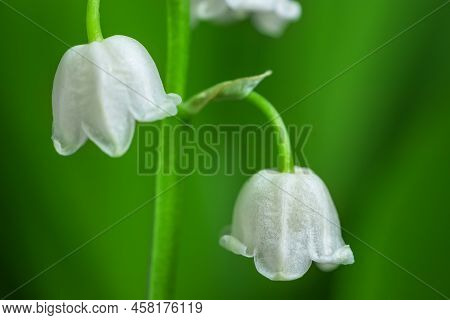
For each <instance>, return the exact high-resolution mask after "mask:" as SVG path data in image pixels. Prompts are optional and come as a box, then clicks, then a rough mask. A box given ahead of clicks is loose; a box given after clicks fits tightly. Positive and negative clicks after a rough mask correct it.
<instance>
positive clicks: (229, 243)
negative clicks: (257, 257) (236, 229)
mask: <svg viewBox="0 0 450 320" xmlns="http://www.w3.org/2000/svg"><path fill="white" fill-rule="evenodd" d="M219 244H220V245H221V246H222V247H223V248H225V249H227V250H229V251H231V252H232V253H234V254H238V255H241V256H244V257H251V255H249V254H248V253H247V246H246V245H244V244H243V243H242V242H240V241H239V240H238V239H236V238H235V237H233V236H230V235H224V236H222V237H221V238H220V240H219Z"/></svg>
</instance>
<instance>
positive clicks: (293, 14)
mask: <svg viewBox="0 0 450 320" xmlns="http://www.w3.org/2000/svg"><path fill="white" fill-rule="evenodd" d="M275 12H276V13H277V14H278V15H279V16H280V17H283V18H284V19H286V20H297V19H298V18H300V15H301V14H302V7H301V6H300V3H298V2H296V1H281V2H279V4H278V5H277V6H276V8H275Z"/></svg>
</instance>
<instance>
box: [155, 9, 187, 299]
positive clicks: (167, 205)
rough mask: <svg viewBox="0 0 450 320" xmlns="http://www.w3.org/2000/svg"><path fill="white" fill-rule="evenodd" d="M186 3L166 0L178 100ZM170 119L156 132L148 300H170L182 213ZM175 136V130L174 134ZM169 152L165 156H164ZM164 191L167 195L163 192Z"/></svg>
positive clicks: (169, 85)
mask: <svg viewBox="0 0 450 320" xmlns="http://www.w3.org/2000/svg"><path fill="white" fill-rule="evenodd" d="M189 10H190V6H189V0H167V12H168V18H167V22H168V26H167V31H168V39H167V41H168V45H167V74H166V90H167V91H168V92H174V93H177V94H179V95H181V96H183V95H184V93H185V86H186V76H187V67H188V51H189V30H190V26H189ZM177 124H179V122H178V120H177V119H176V118H174V117H172V118H168V119H165V120H163V121H162V124H161V126H162V128H165V129H166V130H160V158H159V159H160V160H159V161H160V162H159V163H160V168H159V173H158V176H157V181H156V192H157V194H160V193H161V192H164V194H163V195H161V196H159V197H158V198H157V199H156V206H155V220H154V231H153V232H154V233H153V249H152V259H151V266H150V293H149V296H148V298H149V299H173V297H174V289H175V276H176V266H177V262H176V257H177V249H178V244H179V241H178V240H179V239H178V238H177V236H178V234H179V227H180V220H181V213H182V210H183V207H182V203H181V198H182V197H183V194H181V192H180V186H179V185H178V182H179V179H180V176H179V175H177V174H176V172H174V170H175V168H176V167H177V161H178V160H179V150H178V148H171V149H169V148H170V145H171V144H170V138H172V139H177V137H176V136H174V135H171V134H172V133H173V132H174V130H171V129H173V128H174V126H175V125H177ZM178 132H179V130H178ZM167 151H169V152H167ZM166 190H167V191H166Z"/></svg>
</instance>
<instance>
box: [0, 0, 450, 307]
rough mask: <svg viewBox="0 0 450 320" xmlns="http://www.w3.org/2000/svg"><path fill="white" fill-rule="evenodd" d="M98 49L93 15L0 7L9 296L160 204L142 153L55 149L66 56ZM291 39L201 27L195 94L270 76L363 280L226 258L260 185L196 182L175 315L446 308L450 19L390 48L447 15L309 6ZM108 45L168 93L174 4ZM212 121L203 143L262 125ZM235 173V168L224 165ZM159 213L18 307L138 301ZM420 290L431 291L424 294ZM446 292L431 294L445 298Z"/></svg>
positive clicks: (2, 267) (1, 279) (115, 14)
mask: <svg viewBox="0 0 450 320" xmlns="http://www.w3.org/2000/svg"><path fill="white" fill-rule="evenodd" d="M3 2H7V3H9V4H10V5H11V6H13V7H14V8H15V9H17V10H18V11H19V12H21V13H22V14H23V15H25V16H26V17H29V19H31V20H33V21H35V22H36V23H38V24H39V25H41V26H43V27H44V28H45V29H47V30H48V31H49V32H51V33H53V34H54V35H55V36H57V37H59V38H60V39H62V40H63V41H64V42H66V43H68V44H70V45H76V44H82V43H85V42H86V36H85V27H84V19H85V1H80V0H76V1H75V0H71V1H68V0H66V1H57V0H42V1H39V2H36V1H35V0H5V1H3V0H2V1H0V26H1V30H2V45H1V50H0V61H1V73H0V74H1V85H0V101H1V108H0V114H1V119H2V126H1V127H0V139H1V145H2V151H1V157H0V162H1V169H0V170H1V172H0V175H1V197H2V199H1V202H0V206H1V221H0V226H1V227H0V228H1V229H0V230H1V231H0V240H1V249H0V250H1V252H0V295H1V296H4V295H6V294H8V293H10V292H11V291H12V290H14V289H16V288H17V287H19V286H20V285H22V284H23V283H24V282H26V281H27V280H29V279H31V278H33V277H35V276H36V275H39V273H40V272H41V271H42V270H45V269H46V268H48V267H49V266H51V265H52V264H53V263H54V262H55V261H58V260H59V259H61V258H62V257H65V256H66V255H67V254H68V253H70V252H71V251H72V250H74V249H75V248H77V247H78V246H79V245H81V244H83V243H85V241H87V240H89V239H90V238H92V237H93V236H95V235H96V234H97V233H98V232H100V231H102V230H103V229H105V228H106V227H108V226H109V225H111V224H112V223H114V222H115V221H117V220H118V219H120V218H121V217H123V216H124V215H125V214H127V213H129V212H131V211H132V210H133V209H135V208H136V207H138V206H139V205H140V204H142V203H143V202H145V201H146V200H148V199H150V198H151V197H152V196H153V195H154V177H148V176H147V177H146V176H138V175H137V143H136V139H135V140H134V142H133V145H132V147H131V148H130V151H129V152H128V153H127V154H126V155H125V156H124V157H122V158H120V159H111V158H108V157H107V156H106V155H105V154H103V153H102V152H101V151H100V150H99V149H98V148H97V147H95V146H94V145H93V144H92V143H88V144H87V145H85V146H84V147H83V148H82V149H81V150H80V151H79V152H77V153H76V154H75V155H73V156H70V157H61V156H59V155H58V154H57V153H56V152H55V150H54V149H53V145H52V142H51V140H50V136H51V123H52V115H51V90H52V81H53V76H54V74H55V71H56V67H57V65H58V63H59V60H60V58H61V56H62V55H63V53H64V52H65V51H66V50H67V47H66V46H65V45H64V44H63V43H61V42H60V41H58V40H57V39H55V38H54V37H52V36H51V35H49V34H48V33H46V32H44V31H43V30H41V29H40V28H38V27H37V26H36V25H34V24H33V23H31V22H30V21H27V19H26V18H24V17H23V16H21V15H20V14H18V13H17V12H14V11H13V10H11V9H10V8H8V7H7V6H6V5H5V4H4V3H3ZM301 3H302V5H303V9H304V15H303V17H302V19H301V20H300V21H299V22H298V23H295V24H293V25H291V26H290V27H289V28H288V30H287V32H286V33H285V35H284V36H283V37H282V38H280V39H271V38H268V37H265V36H262V35H260V34H259V33H258V32H257V31H256V30H255V29H254V28H253V27H252V25H251V23H249V22H248V21H246V22H241V23H237V24H234V25H231V26H225V27H224V26H215V25H211V24H208V23H202V24H200V25H199V26H198V28H196V29H195V30H194V31H193V32H192V50H191V56H190V70H189V80H188V91H189V94H193V93H195V92H197V91H199V90H201V89H203V88H205V87H207V86H210V85H212V84H214V83H216V82H219V81H223V80H226V79H231V78H236V77H240V76H246V75H252V74H256V73H259V72H262V71H264V70H266V69H272V70H273V71H274V75H273V76H272V77H270V78H268V79H267V80H265V81H264V83H263V84H262V85H261V86H260V87H259V89H258V91H259V92H261V93H263V94H264V95H266V96H267V97H268V98H269V99H270V100H271V101H272V102H273V103H274V104H275V105H276V106H277V107H278V108H279V110H280V111H282V110H284V109H287V108H288V107H289V106H290V105H292V104H293V103H294V102H296V101H297V100H299V99H301V98H303V97H305V96H307V95H308V94H309V93H311V92H313V91H314V90H315V89H316V88H319V87H321V86H322V85H323V84H327V85H326V86H324V87H323V88H321V89H320V90H319V91H317V92H315V93H314V94H313V95H310V96H309V97H308V98H307V99H306V100H304V101H302V102H301V103H299V104H298V105H296V106H295V107H294V108H292V109H290V110H289V111H288V112H286V113H284V114H283V118H284V119H285V121H286V123H287V124H289V125H298V126H302V125H304V124H311V125H312V126H313V131H312V133H311V136H310V138H309V141H308V143H307V145H306V148H305V153H306V156H307V159H308V161H309V164H310V166H311V167H312V168H313V169H314V170H315V171H316V172H317V173H318V174H319V175H320V176H321V177H322V178H323V179H324V180H325V181H326V183H327V184H328V186H329V189H330V191H331V193H332V195H333V197H334V200H335V202H336V206H337V207H338V210H339V212H340V217H341V223H342V225H343V227H344V228H345V229H347V230H349V231H350V232H351V233H352V234H353V235H354V236H352V235H350V234H347V233H344V238H345V240H346V242H347V243H349V244H350V245H351V247H352V249H353V252H354V254H355V258H356V263H355V264H354V265H352V266H345V267H341V268H339V269H338V270H336V271H334V272H332V273H322V272H319V271H318V270H317V269H316V267H314V266H312V267H311V269H310V271H309V272H308V273H307V274H306V275H305V276H304V277H303V278H301V279H299V280H296V281H293V282H285V283H279V282H270V281H269V280H267V279H265V278H264V277H262V276H261V275H259V274H258V273H257V272H256V270H255V268H254V266H253V263H252V261H251V260H250V259H244V258H242V257H239V256H236V255H233V254H231V253H229V252H227V251H225V250H223V249H222V248H220V247H219V245H218V238H219V236H220V234H221V232H222V230H223V228H224V227H225V226H226V225H228V224H230V222H231V213H232V209H233V203H234V200H235V197H236V195H237V193H238V191H239V188H240V187H241V186H242V184H243V183H244V181H245V180H246V179H247V177H244V176H242V175H240V174H239V173H237V174H236V175H234V176H225V175H224V174H217V175H215V176H201V175H199V174H194V175H192V176H191V177H189V178H188V179H186V180H185V181H184V182H183V183H182V186H181V188H183V193H184V194H185V198H184V200H185V206H184V212H183V217H184V220H183V230H182V234H181V238H182V244H181V250H180V257H179V265H178V280H177V292H176V298H180V299H331V298H339V299H341V298H351V299H367V298H378V299H399V298H404V299H416V298H424V299H436V298H438V299H439V298H444V296H442V295H440V294H439V293H437V292H436V291H435V290H433V289H432V288H435V289H436V290H437V291H439V292H441V293H442V294H443V295H446V296H449V295H450V278H449V276H448V271H449V270H450V259H449V222H450V212H449V205H448V202H447V201H448V199H449V197H450V191H449V179H450V168H449V163H450V139H449V138H450V90H449V84H450V62H449V56H450V42H449V30H450V6H448V5H447V6H445V7H444V8H442V9H441V10H439V11H438V12H436V13H435V14H433V15H432V16H429V17H428V18H426V19H425V20H424V21H422V22H421V23H419V24H418V25H417V26H415V27H413V28H412V29H410V30H407V31H406V32H405V33H404V34H402V35H400V36H399V37H398V38H397V39H395V40H394V41H392V42H390V43H388V44H387V45H386V46H384V47H382V48H380V49H379V50H378V51H376V52H374V54H373V55H371V56H370V57H367V59H365V60H364V61H361V63H359V64H357V65H354V66H353V67H352V68H351V69H350V70H348V71H347V72H345V73H344V74H342V75H341V76H340V77H338V78H337V79H335V80H334V81H332V82H329V83H327V81H328V80H330V79H333V78H334V77H335V76H336V75H338V74H340V73H341V72H342V71H344V70H346V69H347V68H348V67H349V66H351V65H352V64H354V63H355V62H357V61H358V60H359V59H361V58H362V57H365V56H366V55H368V54H370V53H371V52H373V51H374V49H376V48H379V46H380V45H382V44H383V43H385V42H386V41H388V40H389V39H391V38H392V37H394V36H396V35H397V34H399V33H400V32H402V31H403V30H405V29H407V28H408V27H410V26H411V25H413V24H414V23H416V22H417V21H419V20H420V19H421V18H423V17H424V16H426V15H427V14H428V13H430V12H432V11H433V10H434V9H435V8H437V7H438V6H440V5H442V4H444V3H448V1H444V0H414V1H411V0H397V1H391V0H367V1H359V0H344V1H335V0H322V1H317V0H303V1H302V2H301ZM101 13H102V26H103V33H104V35H105V36H110V35H114V34H123V35H128V36H131V37H133V38H135V39H137V40H139V41H140V42H142V43H143V44H144V45H145V46H146V47H147V49H148V50H149V51H150V53H151V54H152V56H153V58H154V59H155V61H156V62H157V64H158V66H159V69H160V71H161V73H162V75H164V66H165V50H166V48H165V29H166V25H165V6H164V1H161V0H153V1H152V0H136V1H128V2H124V1H119V0H103V1H102V8H101ZM221 106H223V108H221V107H220V106H219V105H217V106H216V107H211V108H208V110H206V111H205V112H204V113H203V114H202V115H201V116H199V117H198V118H197V119H196V121H195V125H200V124H207V123H217V124H219V123H228V124H248V123H250V124H261V123H263V122H264V118H263V117H261V116H259V115H258V114H255V112H254V111H253V110H251V109H250V108H248V107H247V106H246V105H245V104H242V103H234V104H231V103H228V104H222V105H221ZM222 157H223V158H225V157H226V155H222ZM152 210H153V204H152V203H150V204H148V205H147V206H145V207H144V208H142V209H140V210H139V211H138V212H136V213H135V214H134V215H132V216H131V217H130V218H129V219H127V220H126V221H124V222H123V223H121V224H119V225H117V226H116V227H114V228H113V229H111V230H110V231H109V232H107V233H105V234H103V235H101V236H100V237H98V238H97V239H95V240H94V241H92V242H90V243H89V244H87V245H86V246H84V247H83V248H82V249H81V250H79V251H78V252H76V253H75V254H73V255H71V256H68V257H67V258H66V259H64V261H62V262H61V263H59V264H57V265H55V266H54V267H53V268H51V270H48V271H47V272H44V273H43V274H41V275H39V276H38V277H37V278H36V279H34V280H33V281H31V282H29V283H28V284H27V285H25V286H23V287H22V288H21V289H20V290H17V291H16V292H15V293H14V294H12V295H10V296H9V297H8V298H12V299H24V298H30V299H38V298H39V299H142V298H144V297H145V292H146V286H147V266H148V263H149V252H150V242H151V224H152ZM418 278H419V279H421V280H422V281H423V283H422V282H421V281H420V280H418ZM431 287H432V288H431Z"/></svg>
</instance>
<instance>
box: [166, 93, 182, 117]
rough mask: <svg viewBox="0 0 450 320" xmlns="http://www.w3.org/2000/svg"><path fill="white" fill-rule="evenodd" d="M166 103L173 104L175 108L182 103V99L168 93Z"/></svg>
mask: <svg viewBox="0 0 450 320" xmlns="http://www.w3.org/2000/svg"><path fill="white" fill-rule="evenodd" d="M167 101H168V102H169V101H170V102H171V103H172V104H173V106H174V107H176V106H178V105H179V104H181V102H183V99H181V97H180V96H179V95H177V94H176V93H168V94H167ZM175 114H176V112H175Z"/></svg>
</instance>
